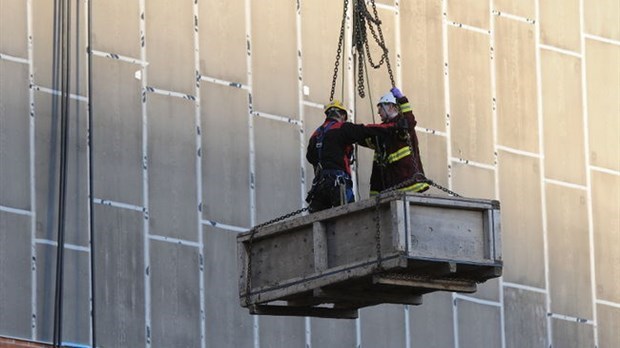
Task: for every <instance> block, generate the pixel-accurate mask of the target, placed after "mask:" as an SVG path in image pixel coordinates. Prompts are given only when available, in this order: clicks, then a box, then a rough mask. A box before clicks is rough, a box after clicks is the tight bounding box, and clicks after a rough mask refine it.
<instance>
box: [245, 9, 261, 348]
mask: <svg viewBox="0 0 620 348" xmlns="http://www.w3.org/2000/svg"><path fill="white" fill-rule="evenodd" d="M244 5H245V40H246V50H247V51H246V61H245V64H246V69H247V79H248V80H247V86H248V137H249V139H248V143H249V149H248V151H249V156H248V161H249V163H248V164H249V167H250V168H249V170H250V173H249V174H250V175H249V180H250V182H249V184H250V185H249V186H250V187H249V189H250V207H249V208H250V226H254V225H256V187H255V186H256V153H255V148H254V116H253V109H254V107H253V101H252V98H253V95H252V93H253V91H254V84H253V79H252V12H251V11H252V0H245V3H244ZM252 319H253V326H252V335H253V337H254V348H260V317H259V316H258V315H255V316H253V318H252Z"/></svg>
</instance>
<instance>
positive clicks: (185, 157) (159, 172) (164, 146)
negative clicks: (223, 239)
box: [147, 94, 198, 240]
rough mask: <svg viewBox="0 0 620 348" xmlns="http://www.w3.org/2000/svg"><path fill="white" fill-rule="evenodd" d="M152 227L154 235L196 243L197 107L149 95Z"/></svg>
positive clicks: (150, 219)
mask: <svg viewBox="0 0 620 348" xmlns="http://www.w3.org/2000/svg"><path fill="white" fill-rule="evenodd" d="M147 104H148V113H149V125H148V126H149V130H148V132H149V144H148V151H149V155H148V162H149V164H148V167H149V212H150V217H149V223H150V225H151V233H152V234H158V235H161V236H169V237H175V238H181V239H186V240H196V239H197V238H198V237H197V233H196V231H197V228H198V226H197V225H196V224H197V221H196V212H197V211H198V203H197V202H198V199H197V197H196V194H197V193H196V170H195V168H196V156H197V153H196V132H197V130H196V120H195V117H194V115H195V109H194V103H193V102H191V101H188V100H185V99H180V98H171V97H165V96H160V95H154V94H149V95H148V96H147Z"/></svg>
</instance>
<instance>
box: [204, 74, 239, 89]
mask: <svg viewBox="0 0 620 348" xmlns="http://www.w3.org/2000/svg"><path fill="white" fill-rule="evenodd" d="M200 80H201V81H205V82H210V83H213V84H216V85H222V86H227V87H234V88H240V89H244V90H249V89H250V87H249V86H247V85H244V84H242V83H239V82H232V81H226V80H222V79H218V78H215V77H209V76H204V75H200Z"/></svg>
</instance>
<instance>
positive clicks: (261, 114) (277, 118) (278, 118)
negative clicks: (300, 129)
mask: <svg viewBox="0 0 620 348" xmlns="http://www.w3.org/2000/svg"><path fill="white" fill-rule="evenodd" d="M252 114H253V115H254V116H257V117H262V118H267V119H270V120H274V121H279V122H284V123H290V124H295V125H298V126H301V125H302V123H301V121H299V120H294V119H292V118H290V117H285V116H277V115H271V114H267V113H264V112H259V111H254V112H253V113H252Z"/></svg>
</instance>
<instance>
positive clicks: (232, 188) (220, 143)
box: [200, 84, 250, 226]
mask: <svg viewBox="0 0 620 348" xmlns="http://www.w3.org/2000/svg"><path fill="white" fill-rule="evenodd" d="M200 90H201V93H202V95H201V104H202V108H201V111H202V115H201V134H202V189H203V191H202V193H203V197H202V202H203V204H202V213H203V217H204V218H205V219H209V220H214V221H217V222H221V223H226V224H232V225H236V226H250V205H249V204H248V203H247V202H249V192H250V188H249V185H250V179H249V173H250V170H249V160H248V155H247V154H248V152H249V149H250V146H249V140H248V139H249V134H248V133H249V130H248V94H247V92H246V91H244V90H241V89H236V88H234V89H233V88H230V87H223V86H218V85H213V84H203V85H202V86H201V89H200ZM222 100H226V101H227V102H226V103H222ZM230 207H237V209H230Z"/></svg>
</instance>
